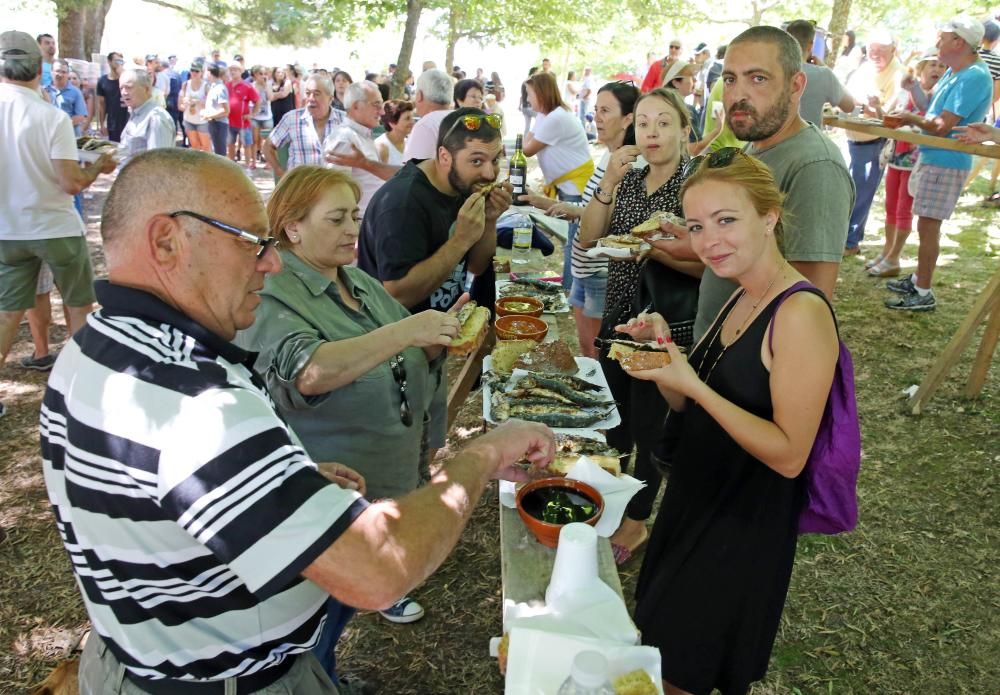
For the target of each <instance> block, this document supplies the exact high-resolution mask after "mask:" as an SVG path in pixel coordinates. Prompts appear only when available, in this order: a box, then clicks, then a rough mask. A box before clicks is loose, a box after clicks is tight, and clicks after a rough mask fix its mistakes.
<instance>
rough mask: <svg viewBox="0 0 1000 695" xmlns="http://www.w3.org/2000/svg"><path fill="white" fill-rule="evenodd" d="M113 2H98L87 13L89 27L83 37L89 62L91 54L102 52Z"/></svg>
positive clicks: (101, 0) (105, 0) (85, 55)
mask: <svg viewBox="0 0 1000 695" xmlns="http://www.w3.org/2000/svg"><path fill="white" fill-rule="evenodd" d="M111 2H112V0H98V2H96V3H95V4H94V5H92V6H91V7H90V8H89V10H88V11H87V26H86V29H85V33H84V36H83V51H84V57H85V58H86V59H87V60H90V56H91V54H94V53H100V52H101V39H102V38H103V37H104V22H105V20H106V19H107V17H108V12H109V11H110V10H111Z"/></svg>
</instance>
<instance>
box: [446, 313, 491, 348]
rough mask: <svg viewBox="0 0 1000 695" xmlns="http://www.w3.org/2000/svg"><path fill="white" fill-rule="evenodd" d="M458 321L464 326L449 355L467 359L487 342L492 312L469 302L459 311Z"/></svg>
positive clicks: (453, 341)
mask: <svg viewBox="0 0 1000 695" xmlns="http://www.w3.org/2000/svg"><path fill="white" fill-rule="evenodd" d="M458 320H459V321H460V322H461V324H462V329H461V330H460V331H459V333H458V335H457V336H455V337H454V338H452V340H451V345H450V346H448V354H449V355H454V356H456V357H467V356H468V355H471V354H472V353H474V352H475V351H476V350H478V349H479V348H480V346H482V344H483V341H484V340H486V331H487V329H488V327H489V325H490V310H489V309H487V308H486V307H484V306H476V303H475V302H469V303H468V304H466V305H465V306H463V307H462V308H461V309H460V310H459V312H458Z"/></svg>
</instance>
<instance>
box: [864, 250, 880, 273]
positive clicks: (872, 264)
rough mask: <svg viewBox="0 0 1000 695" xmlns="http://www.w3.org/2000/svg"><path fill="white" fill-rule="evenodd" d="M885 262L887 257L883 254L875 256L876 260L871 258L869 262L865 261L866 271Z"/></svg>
mask: <svg viewBox="0 0 1000 695" xmlns="http://www.w3.org/2000/svg"><path fill="white" fill-rule="evenodd" d="M884 260H885V256H883V255H882V254H881V253H880V254H879V255H877V256H875V257H874V258H869V259H868V260H867V261H865V269H866V270H867V269H868V268H872V267H874V266H877V265H878V264H879V263H881V262H882V261H884Z"/></svg>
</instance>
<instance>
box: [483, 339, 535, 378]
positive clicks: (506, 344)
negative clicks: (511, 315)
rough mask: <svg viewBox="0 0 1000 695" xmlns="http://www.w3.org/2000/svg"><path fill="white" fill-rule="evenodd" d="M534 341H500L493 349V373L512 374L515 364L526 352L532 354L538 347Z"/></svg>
mask: <svg viewBox="0 0 1000 695" xmlns="http://www.w3.org/2000/svg"><path fill="white" fill-rule="evenodd" d="M537 345H538V343H536V342H535V341H534V340H498V341H497V344H496V346H495V347H494V348H493V353H492V355H493V371H495V372H497V373H498V374H510V373H511V371H512V370H513V369H514V362H515V361H517V358H519V357H520V356H521V355H523V354H525V353H526V352H531V351H532V350H534V349H535V346H537Z"/></svg>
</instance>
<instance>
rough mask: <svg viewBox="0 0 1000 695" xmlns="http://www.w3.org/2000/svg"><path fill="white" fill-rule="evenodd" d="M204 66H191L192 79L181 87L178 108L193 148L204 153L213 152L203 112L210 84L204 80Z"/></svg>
mask: <svg viewBox="0 0 1000 695" xmlns="http://www.w3.org/2000/svg"><path fill="white" fill-rule="evenodd" d="M201 71H202V65H201V63H195V64H194V65H192V66H191V70H190V73H191V77H190V78H189V79H188V81H187V82H185V83H184V84H183V85H181V98H180V102H179V104H178V106H180V107H181V111H183V112H184V131H185V132H186V133H187V137H188V142H190V143H191V148H192V149H195V150H201V151H202V152H211V151H212V140H211V138H210V137H209V135H208V121H206V120H205V117H204V116H203V115H202V113H201V111H202V109H203V108H205V93H206V92H207V91H208V82H206V81H205V80H204V79H203V78H202V72H201Z"/></svg>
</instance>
